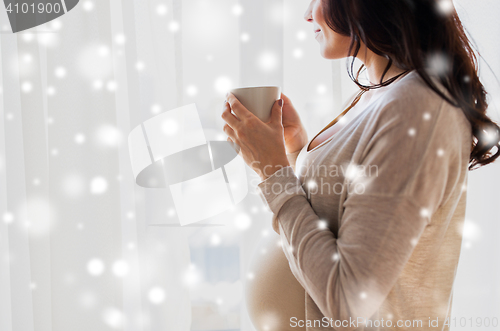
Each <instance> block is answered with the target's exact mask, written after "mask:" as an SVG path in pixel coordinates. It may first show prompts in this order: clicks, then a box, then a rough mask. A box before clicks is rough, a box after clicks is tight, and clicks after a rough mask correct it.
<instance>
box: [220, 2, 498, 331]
mask: <svg viewBox="0 0 500 331" xmlns="http://www.w3.org/2000/svg"><path fill="white" fill-rule="evenodd" d="M443 4H448V2H447V1H446V0H442V1H438V0H377V1H374V0H323V1H322V0H312V2H311V3H310V5H309V7H308V9H307V11H306V14H305V19H306V20H307V21H308V22H311V23H312V26H313V31H315V32H316V39H317V41H318V42H319V44H320V47H321V55H322V56H323V57H324V58H326V59H338V58H343V57H352V60H354V58H358V59H359V60H360V61H361V62H362V63H363V67H362V69H363V70H366V72H367V75H368V80H369V82H370V83H369V84H365V85H363V84H361V83H360V82H359V80H358V78H359V74H360V71H358V72H357V75H355V74H354V73H353V66H350V69H349V73H350V76H351V77H352V79H353V80H354V81H355V82H356V83H357V84H358V86H359V87H360V92H359V93H358V94H357V95H356V97H355V98H354V100H352V102H351V104H350V105H349V107H347V108H346V109H345V111H344V112H343V113H342V114H341V115H340V116H339V117H337V118H336V119H335V120H334V121H332V122H331V123H330V124H328V125H327V126H326V127H325V128H324V129H323V130H322V131H321V132H320V133H319V134H317V135H316V136H315V137H314V138H313V139H312V140H309V139H308V138H307V134H306V132H305V130H304V126H303V125H302V123H301V121H300V119H299V116H298V114H297V112H296V110H295V109H294V107H293V105H292V103H291V101H290V100H289V99H288V98H287V97H286V96H285V95H282V99H280V100H279V101H277V102H276V103H275V105H274V107H273V110H272V111H273V113H272V118H271V120H270V121H269V122H268V123H263V122H261V121H260V120H259V119H258V118H256V117H255V116H254V115H253V114H252V113H250V112H249V111H248V110H247V109H246V108H245V107H244V106H242V104H241V103H240V102H239V101H238V100H237V99H236V98H235V97H234V95H232V94H228V95H227V102H226V103H225V106H224V112H223V115H222V118H223V119H224V120H225V122H226V125H225V126H224V131H225V132H226V134H227V135H228V137H229V138H228V140H229V141H232V142H234V143H235V144H236V145H237V146H238V147H239V148H240V155H241V156H242V157H243V159H244V160H245V162H246V163H247V164H248V165H249V166H250V167H252V169H254V170H255V171H256V172H257V173H258V174H259V176H260V177H261V179H262V181H261V182H260V183H259V184H258V188H259V192H260V194H261V195H262V197H263V199H264V201H265V202H266V203H267V204H268V206H269V207H270V209H271V210H272V212H273V217H272V227H273V229H274V231H275V232H276V233H277V235H276V237H275V238H279V239H281V242H282V247H279V248H276V249H277V250H274V251H273V250H272V249H271V251H270V253H271V254H267V256H268V257H265V259H264V260H263V261H260V264H259V265H258V266H257V270H258V272H256V276H255V279H254V281H253V282H252V283H251V284H250V287H249V289H248V307H249V313H250V316H251V318H252V321H253V323H254V325H255V327H256V328H257V330H259V331H260V330H268V331H271V330H273V331H276V330H395V329H399V330H410V329H414V330H417V329H419V330H429V329H432V330H448V329H449V327H448V325H447V324H446V318H447V317H449V316H450V312H451V303H452V294H453V291H452V289H453V282H454V279H455V273H456V270H457V265H458V260H459V255H460V247H461V242H462V235H461V232H462V227H463V222H464V217H465V202H466V187H467V174H468V171H469V170H472V169H476V168H478V167H480V166H483V165H486V164H488V163H491V162H493V161H494V160H495V159H496V158H497V157H498V156H499V153H500V150H499V147H500V146H499V139H500V128H499V127H498V125H497V124H496V123H494V122H493V121H492V120H491V119H490V118H488V116H487V115H486V108H487V102H486V92H485V90H484V88H483V85H482V84H481V82H480V80H479V78H478V74H477V66H476V58H475V55H474V52H473V50H472V49H471V46H470V42H469V40H468V39H467V37H466V35H465V33H464V30H463V28H462V25H461V23H460V20H459V18H458V16H457V14H456V12H455V10H454V9H453V7H452V5H451V1H450V2H449V5H450V6H451V7H449V8H447V7H446V6H444V5H443ZM231 111H232V112H231ZM233 113H234V114H233ZM278 235H279V236H278ZM269 247H277V246H276V242H275V241H273V243H272V245H270V246H269ZM292 276H293V277H292ZM429 323H431V324H429Z"/></svg>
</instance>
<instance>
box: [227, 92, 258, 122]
mask: <svg viewBox="0 0 500 331" xmlns="http://www.w3.org/2000/svg"><path fill="white" fill-rule="evenodd" d="M226 100H227V102H228V103H229V104H230V105H231V110H232V111H233V112H234V113H235V114H236V116H237V117H238V118H239V119H241V120H244V119H246V118H249V117H252V116H255V115H254V114H252V113H251V112H250V111H249V110H248V109H246V108H245V106H243V104H242V103H241V102H240V101H239V100H238V99H236V97H235V96H234V94H232V93H231V92H228V93H227V94H226Z"/></svg>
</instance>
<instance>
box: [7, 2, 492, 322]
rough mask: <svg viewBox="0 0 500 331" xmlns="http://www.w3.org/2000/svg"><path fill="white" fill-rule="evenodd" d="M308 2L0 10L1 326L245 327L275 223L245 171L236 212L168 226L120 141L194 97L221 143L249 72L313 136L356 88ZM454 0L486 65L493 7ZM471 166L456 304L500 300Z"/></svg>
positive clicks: (478, 181) (465, 312) (487, 203)
mask: <svg viewBox="0 0 500 331" xmlns="http://www.w3.org/2000/svg"><path fill="white" fill-rule="evenodd" d="M308 4H309V2H308V1H307V2H295V1H283V0H271V1H269V0H267V1H266V0H240V1H239V2H238V1H236V0H217V1H208V0H184V1H181V0H149V1H142V0H125V1H119V0H109V1H97V0H83V1H81V2H80V4H79V5H78V6H77V7H76V8H75V9H74V10H72V11H71V12H69V13H68V14H66V15H64V16H62V17H60V18H59V19H57V20H56V21H53V22H49V23H47V24H45V25H44V26H40V27H38V28H35V29H31V30H29V31H25V32H21V33H18V34H12V33H10V32H9V31H8V30H9V27H8V26H4V24H5V22H8V20H7V16H6V13H5V11H4V10H3V8H2V9H1V10H0V22H2V24H0V29H2V31H1V32H2V33H1V34H0V113H1V115H2V116H0V129H1V132H2V134H0V216H1V217H2V218H1V219H0V330H2V331H4V330H5V331H11V330H15V331H27V330H36V331H45V330H47V331H49V330H54V331H56V330H61V331H63V330H64V331H66V330H74V331H76V330H85V331H86V330H108V329H110V328H112V329H120V330H144V331H146V330H148V331H149V330H151V331H153V330H154V331H156V330H173V331H178V330H179V331H184V330H244V331H250V330H254V329H253V326H252V325H251V322H250V320H249V318H248V315H247V313H246V308H245V301H244V297H243V288H244V285H245V282H246V281H248V277H247V275H248V273H249V272H251V271H250V270H249V269H248V266H249V261H250V259H251V257H252V255H253V253H254V252H255V250H256V249H257V247H258V245H259V241H260V238H261V237H262V234H263V233H266V232H265V231H267V233H271V231H272V229H271V227H270V219H271V215H270V213H269V212H268V211H267V210H266V209H265V208H263V205H262V201H261V199H260V197H258V196H257V195H256V194H255V192H254V186H255V185H254V184H255V183H256V182H258V181H257V177H256V176H255V174H253V172H252V171H251V170H250V169H247V174H248V177H249V183H251V188H250V190H251V192H250V193H249V194H248V196H247V198H246V199H245V200H244V201H243V202H242V203H240V204H239V205H238V206H237V207H236V208H234V209H233V210H228V211H227V212H225V213H223V214H220V215H218V216H215V217H212V218H210V219H207V220H206V221H204V222H201V223H202V224H199V225H198V226H191V227H180V226H177V224H178V220H177V217H176V215H175V209H174V208H173V202H172V198H171V196H170V194H169V192H168V190H163V189H145V188H142V187H139V186H137V185H136V184H135V182H134V178H133V175H132V171H131V167H130V160H129V155H128V146H127V142H126V138H127V135H128V133H129V132H130V130H131V129H132V128H134V127H135V126H137V125H139V124H140V123H142V122H143V121H145V120H147V119H149V118H151V117H152V116H154V115H155V114H158V113H160V112H164V111H168V110H170V109H174V108H176V107H179V106H182V105H186V104H189V103H196V106H197V109H198V112H199V115H200V118H201V121H202V123H203V126H204V130H205V134H206V136H207V139H214V140H215V139H221V140H225V137H224V134H223V132H222V130H221V128H222V125H223V121H222V120H221V119H220V113H221V108H222V102H223V100H224V94H225V91H227V90H228V89H229V88H230V87H237V86H251V85H280V86H281V87H282V91H283V92H284V93H285V94H286V95H287V96H289V97H290V98H291V99H292V100H293V102H294V105H295V106H296V108H297V109H298V110H299V112H300V114H301V116H302V119H303V121H304V123H305V125H306V127H307V129H308V133H309V136H310V137H312V136H313V135H314V134H315V133H316V132H317V131H318V130H320V129H321V128H323V127H324V126H325V125H326V124H327V123H329V122H330V121H331V120H332V119H333V118H334V117H335V116H336V115H337V114H338V113H339V112H340V111H341V109H340V106H341V105H342V104H343V103H344V102H345V101H346V99H347V97H348V96H350V95H352V93H353V92H354V91H355V90H356V86H355V85H354V84H353V83H352V82H350V80H349V78H348V77H347V75H346V70H345V63H344V61H329V60H325V59H323V58H321V56H320V54H319V45H318V44H317V42H316V41H315V40H314V38H313V32H312V25H311V24H309V23H307V22H305V20H304V19H303V14H304V11H305V10H306V8H307V6H308ZM457 8H458V9H459V11H460V12H461V13H462V14H463V18H464V21H465V24H466V26H467V27H469V28H470V31H471V33H472V35H473V37H474V39H475V40H476V42H477V44H478V46H479V47H480V49H481V51H482V54H483V56H484V57H485V58H486V60H487V61H488V62H489V64H490V65H491V66H492V69H493V71H494V72H496V73H499V72H500V67H499V66H498V61H495V59H496V58H497V56H498V53H499V51H500V50H499V48H498V43H496V40H497V39H498V38H497V37H498V36H499V35H500V27H499V26H498V24H497V25H495V24H496V23H495V22H496V17H495V16H494V13H498V12H500V6H499V4H498V3H497V2H496V1H495V0H489V1H486V0H484V1H483V2H481V4H480V5H477V3H474V2H473V1H471V0H469V1H468V0H461V1H457ZM481 68H482V71H481V72H482V75H483V78H484V80H485V83H486V84H487V88H488V89H489V91H490V93H491V96H492V99H493V100H495V102H496V104H497V105H498V104H500V102H499V96H500V93H499V90H500V89H499V87H498V85H497V83H496V81H495V80H494V77H493V75H492V74H491V72H490V71H488V68H487V67H485V66H484V64H482V67H481ZM493 111H497V112H498V110H493ZM492 115H494V116H495V113H493V114H492ZM486 169H487V170H486ZM486 169H485V170H479V171H478V172H476V173H473V174H471V176H470V179H469V204H468V221H469V223H468V224H469V225H470V226H469V230H470V231H469V232H468V233H467V236H468V237H467V238H466V239H467V240H465V241H464V242H465V248H464V251H463V255H462V261H461V264H460V267H459V270H458V276H457V283H456V286H455V297H454V314H455V316H457V317H460V316H466V317H467V318H468V317H471V316H470V315H472V317H473V318H474V317H476V315H479V316H483V315H488V316H491V317H492V316H494V314H495V313H497V312H498V309H499V307H500V302H499V298H500V289H499V286H498V283H497V281H496V280H497V279H498V276H499V274H498V273H499V268H500V264H499V263H498V261H497V260H490V259H488V258H486V253H487V252H497V251H498V248H499V247H498V244H496V242H497V241H496V240H494V236H496V234H498V229H499V228H498V227H499V225H498V224H499V223H498V221H500V220H499V219H498V218H499V216H498V212H497V211H496V210H495V209H494V206H495V204H497V203H498V194H497V189H496V187H498V185H499V184H500V183H499V181H500V180H499V176H498V169H499V166H498V165H492V166H489V167H487V168H486ZM478 275H481V277H486V278H485V279H486V281H480V280H479V279H478V278H477V277H479V276H478ZM485 275H486V276H485ZM471 288H472V289H473V290H470V289H471ZM492 288H493V289H494V290H491V289H492ZM472 302H473V303H474V305H472V304H471V303H472ZM472 312H474V314H476V315H474V314H473V313H472Z"/></svg>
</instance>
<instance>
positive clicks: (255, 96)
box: [229, 86, 281, 123]
mask: <svg viewBox="0 0 500 331" xmlns="http://www.w3.org/2000/svg"><path fill="white" fill-rule="evenodd" d="M229 92H231V93H232V94H234V96H235V97H236V99H238V100H239V101H240V102H241V104H242V105H243V106H245V108H246V109H248V110H249V111H250V112H251V113H252V114H254V115H255V116H257V117H258V118H259V119H260V120H261V121H262V122H264V123H266V122H269V120H270V119H271V111H272V108H273V105H274V103H275V102H276V100H279V99H280V98H281V87H279V86H256V87H240V88H235V89H232V90H230V91H229Z"/></svg>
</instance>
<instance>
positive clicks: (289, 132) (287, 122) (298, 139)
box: [281, 93, 308, 153]
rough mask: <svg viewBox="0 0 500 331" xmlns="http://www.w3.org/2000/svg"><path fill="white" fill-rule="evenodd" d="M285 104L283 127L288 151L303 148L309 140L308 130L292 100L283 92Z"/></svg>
mask: <svg viewBox="0 0 500 331" xmlns="http://www.w3.org/2000/svg"><path fill="white" fill-rule="evenodd" d="M281 98H282V99H283V101H284V104H283V116H282V117H283V129H284V138H285V147H286V151H287V153H293V152H296V151H299V150H301V149H302V148H303V147H304V146H305V145H306V144H307V142H308V139H307V132H306V130H305V129H304V126H303V125H302V121H301V120H300V117H299V114H298V113H297V111H296V110H295V107H294V106H293V104H292V101H290V99H289V98H288V97H287V96H286V95H284V94H283V93H281Z"/></svg>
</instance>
